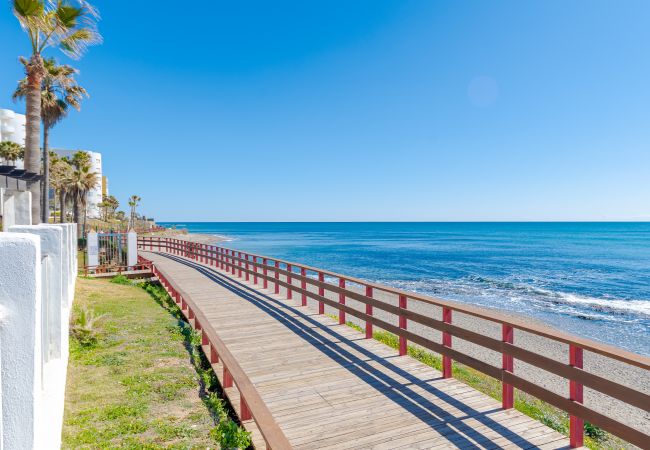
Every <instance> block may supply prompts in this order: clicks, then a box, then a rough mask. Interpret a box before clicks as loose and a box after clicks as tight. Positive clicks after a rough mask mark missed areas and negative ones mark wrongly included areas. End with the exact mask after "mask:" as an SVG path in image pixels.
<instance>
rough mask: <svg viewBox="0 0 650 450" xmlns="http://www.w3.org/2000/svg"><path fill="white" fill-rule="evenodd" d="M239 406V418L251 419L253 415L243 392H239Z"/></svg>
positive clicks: (243, 420)
mask: <svg viewBox="0 0 650 450" xmlns="http://www.w3.org/2000/svg"><path fill="white" fill-rule="evenodd" d="M239 406H240V414H239V420H241V421H242V422H245V421H247V420H251V419H252V418H253V415H252V414H251V410H250V409H249V408H248V405H247V404H246V399H245V398H244V396H243V395H241V392H240V393H239Z"/></svg>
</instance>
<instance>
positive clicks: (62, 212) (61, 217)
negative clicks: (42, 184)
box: [59, 189, 65, 223]
mask: <svg viewBox="0 0 650 450" xmlns="http://www.w3.org/2000/svg"><path fill="white" fill-rule="evenodd" d="M59 203H60V204H61V210H60V211H59V223H63V221H64V220H65V191H64V190H63V189H61V190H59Z"/></svg>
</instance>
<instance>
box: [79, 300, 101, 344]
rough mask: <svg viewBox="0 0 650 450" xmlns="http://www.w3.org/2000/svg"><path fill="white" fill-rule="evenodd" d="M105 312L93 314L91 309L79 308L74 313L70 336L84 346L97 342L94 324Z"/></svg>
mask: <svg viewBox="0 0 650 450" xmlns="http://www.w3.org/2000/svg"><path fill="white" fill-rule="evenodd" d="M104 316H105V314H101V315H99V316H95V312H94V311H93V310H92V309H87V308H80V309H79V310H78V312H77V313H76V314H75V315H74V317H73V321H72V326H71V327H70V332H71V333H72V336H73V337H74V338H75V339H76V340H77V341H78V342H79V344H81V345H82V346H84V347H92V346H94V345H95V344H97V330H96V329H95V325H96V324H97V322H99V321H100V320H101V319H102V318H103V317H104Z"/></svg>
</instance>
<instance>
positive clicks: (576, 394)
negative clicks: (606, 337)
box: [569, 344, 584, 448]
mask: <svg viewBox="0 0 650 450" xmlns="http://www.w3.org/2000/svg"><path fill="white" fill-rule="evenodd" d="M569 365H570V366H572V367H575V368H577V369H582V348H580V347H577V346H575V345H572V344H570V345H569ZM582 390H583V389H582V384H580V383H578V382H577V381H574V380H570V381H569V399H570V400H572V401H574V402H576V403H582V402H583V392H582ZM569 444H570V446H571V448H577V447H582V446H583V444H584V421H583V420H582V419H581V418H579V417H576V416H570V417H569Z"/></svg>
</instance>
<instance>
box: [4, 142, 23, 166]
mask: <svg viewBox="0 0 650 450" xmlns="http://www.w3.org/2000/svg"><path fill="white" fill-rule="evenodd" d="M24 157H25V148H24V147H23V146H22V145H20V144H16V143H15V142H10V141H5V142H0V158H2V159H4V160H5V162H6V163H7V164H9V163H10V162H11V165H15V164H16V160H17V159H23V158H24Z"/></svg>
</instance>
